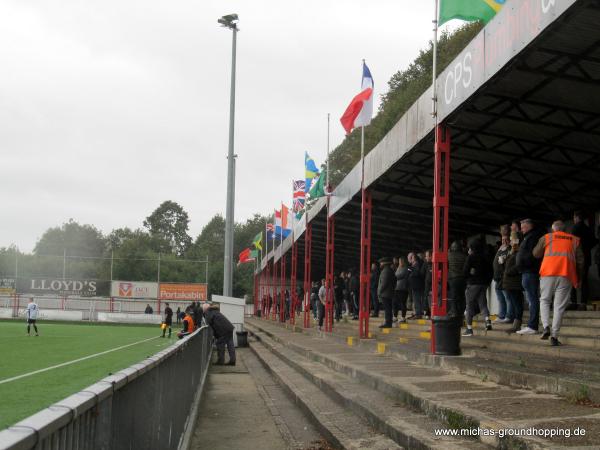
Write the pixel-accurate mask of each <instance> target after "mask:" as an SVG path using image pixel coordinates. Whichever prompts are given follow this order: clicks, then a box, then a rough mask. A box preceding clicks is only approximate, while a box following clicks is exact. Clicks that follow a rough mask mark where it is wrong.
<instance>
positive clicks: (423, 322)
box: [417, 319, 429, 325]
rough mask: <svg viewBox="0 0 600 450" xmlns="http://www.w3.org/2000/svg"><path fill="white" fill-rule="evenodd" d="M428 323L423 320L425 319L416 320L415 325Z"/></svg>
mask: <svg viewBox="0 0 600 450" xmlns="http://www.w3.org/2000/svg"><path fill="white" fill-rule="evenodd" d="M428 322H429V321H428V320H425V319H419V320H417V323H418V324H419V325H427V323H428Z"/></svg>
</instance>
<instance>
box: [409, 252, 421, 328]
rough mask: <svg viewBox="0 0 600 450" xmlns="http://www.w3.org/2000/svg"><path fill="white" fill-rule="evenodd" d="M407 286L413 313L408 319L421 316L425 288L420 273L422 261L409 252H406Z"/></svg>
mask: <svg viewBox="0 0 600 450" xmlns="http://www.w3.org/2000/svg"><path fill="white" fill-rule="evenodd" d="M408 264H409V266H408V287H409V289H410V292H411V295H412V299H413V307H414V314H413V315H412V316H410V317H409V319H422V318H423V291H424V290H425V282H424V280H423V275H422V274H421V265H422V261H421V260H420V259H419V257H418V256H417V255H416V254H415V253H414V252H411V253H409V254H408Z"/></svg>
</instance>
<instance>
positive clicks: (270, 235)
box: [266, 223, 275, 243]
mask: <svg viewBox="0 0 600 450" xmlns="http://www.w3.org/2000/svg"><path fill="white" fill-rule="evenodd" d="M266 231H267V239H266V241H267V243H268V242H269V241H272V240H274V239H275V226H274V225H273V224H272V223H268V224H267V230H266Z"/></svg>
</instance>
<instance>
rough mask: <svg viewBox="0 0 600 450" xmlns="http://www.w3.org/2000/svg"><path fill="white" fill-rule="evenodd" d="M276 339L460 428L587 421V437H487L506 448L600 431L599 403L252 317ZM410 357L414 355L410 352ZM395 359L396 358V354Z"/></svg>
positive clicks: (579, 440)
mask: <svg viewBox="0 0 600 450" xmlns="http://www.w3.org/2000/svg"><path fill="white" fill-rule="evenodd" d="M248 322H249V323H250V324H251V325H254V326H255V327H256V328H259V329H261V330H262V331H263V332H264V333H265V334H267V335H269V336H270V337H271V338H272V339H273V340H275V341H276V342H277V343H279V344H281V345H284V346H285V347H286V348H288V349H290V350H292V351H294V352H296V353H297V354H299V355H301V356H304V357H305V358H307V359H310V360H311V361H313V362H319V363H321V364H323V365H325V366H327V367H328V368H330V369H333V370H335V371H336V372H338V373H344V374H346V375H349V376H352V377H353V378H355V379H357V380H358V381H359V382H360V383H361V384H362V385H364V386H368V387H370V388H372V389H375V390H377V391H379V392H381V393H384V394H385V395H386V396H387V397H389V398H391V399H393V400H394V401H398V402H400V403H402V404H407V405H410V406H411V407H412V408H414V409H416V410H417V411H420V412H422V413H425V414H427V415H428V416H429V417H430V418H433V419H435V420H439V421H441V422H444V423H445V424H446V425H447V426H449V427H450V426H454V427H457V428H463V427H481V428H484V429H486V430H489V429H493V430H501V429H502V430H504V429H511V430H515V429H526V428H529V427H535V428H538V427H542V428H553V427H559V428H563V429H565V428H568V429H575V428H577V427H584V428H585V429H586V436H585V437H582V436H580V437H572V438H571V439H570V440H569V441H568V442H567V441H560V440H558V441H557V440H553V441H552V440H550V438H543V437H539V436H536V437H514V436H512V437H508V436H504V437H503V438H500V436H499V435H498V434H496V436H494V437H491V436H487V437H484V438H483V440H484V442H486V443H489V444H492V445H497V446H500V445H501V446H502V448H561V446H562V445H563V444H564V445H566V446H574V445H577V446H580V447H581V448H597V446H596V444H597V436H598V434H600V413H599V411H598V410H597V409H594V408H591V407H586V406H580V405H574V404H570V403H568V402H566V401H565V400H562V399H560V398H558V397H557V396H555V395H547V394H536V393H533V392H530V391H525V390H518V389H512V388H507V387H501V386H498V385H497V384H495V383H491V382H484V381H482V380H481V379H479V380H477V379H476V378H474V377H472V376H465V375H462V374H459V373H455V372H453V371H449V370H441V369H438V368H432V367H424V366H423V365H417V364H408V366H409V367H407V361H406V360H404V361H402V360H399V359H396V363H395V364H394V362H390V363H388V364H387V367H386V366H385V365H384V366H381V365H378V364H375V363H374V361H373V358H377V355H375V354H374V351H375V350H374V349H375V348H376V346H377V342H372V341H373V340H369V341H368V342H365V341H362V342H361V343H360V345H358V346H356V347H352V348H348V346H346V345H345V344H344V343H343V342H341V341H340V340H339V339H336V338H335V337H332V336H327V337H317V336H316V334H314V332H312V331H309V332H307V333H291V332H290V331H288V330H285V329H284V328H283V327H281V326H278V325H277V324H275V323H268V322H262V321H259V320H256V319H254V320H249V321H248ZM403 348H404V347H403V346H400V345H397V344H390V345H389V346H388V347H387V348H386V349H385V352H386V354H392V355H394V356H396V355H398V356H401V357H402V356H404V355H403V353H404V352H403ZM421 356H422V358H421V359H422V360H423V361H426V362H428V363H429V364H438V365H443V364H444V362H445V361H446V360H453V359H457V360H460V359H464V360H467V359H472V358H462V357H461V358H442V357H437V356H431V355H421ZM407 358H408V359H410V358H413V355H409V356H408V357H407ZM392 360H393V358H392Z"/></svg>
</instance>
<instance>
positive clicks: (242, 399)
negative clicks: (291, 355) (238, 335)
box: [191, 349, 327, 450]
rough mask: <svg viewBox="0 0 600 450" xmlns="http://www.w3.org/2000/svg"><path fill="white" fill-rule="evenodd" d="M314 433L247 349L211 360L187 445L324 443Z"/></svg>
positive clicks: (267, 447) (226, 448)
mask: <svg viewBox="0 0 600 450" xmlns="http://www.w3.org/2000/svg"><path fill="white" fill-rule="evenodd" d="M325 448H327V446H326V444H325V443H323V442H322V440H321V437H320V435H319V433H318V432H317V431H316V430H315V429H314V427H313V426H312V425H311V424H310V423H308V422H307V420H306V419H305V418H304V416H303V415H302V413H301V412H300V411H299V410H298V408H297V407H296V406H295V405H294V404H293V403H291V402H290V400H289V399H288V398H287V397H286V396H285V394H284V393H283V392H282V391H281V389H280V388H279V386H278V385H277V383H276V382H275V381H274V380H273V379H272V377H271V376H270V375H269V374H268V373H267V372H266V371H265V370H264V368H263V367H262V366H261V365H260V362H259V361H258V360H257V359H256V357H255V356H254V355H253V354H252V352H250V350H249V349H237V365H236V366H235V367H227V366H214V365H213V366H211V368H210V370H209V373H208V378H207V381H206V385H205V392H204V394H203V396H202V402H201V405H200V412H199V418H198V421H197V423H196V430H195V432H194V436H193V438H192V445H191V449H193V450H198V449H210V450H220V449H223V450H231V449H239V450H244V449H251V450H257V449H260V450H271V449H272V450H282V449H325Z"/></svg>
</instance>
